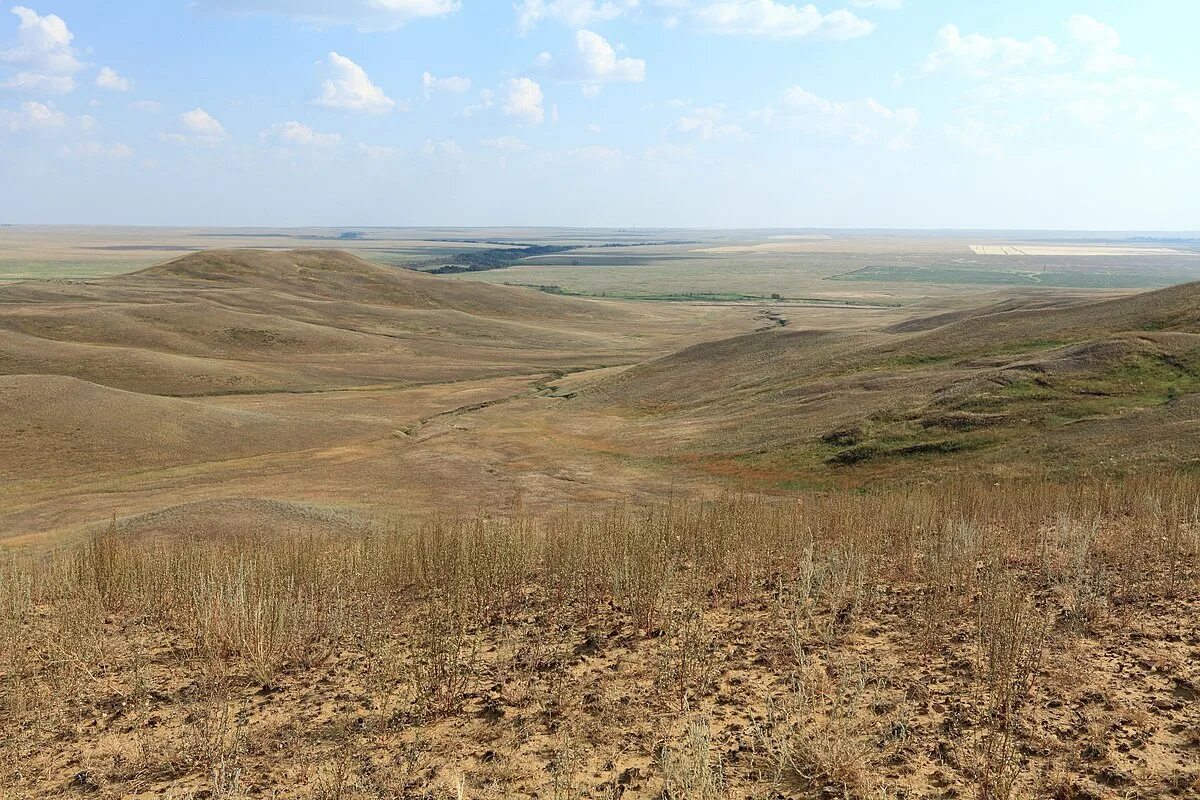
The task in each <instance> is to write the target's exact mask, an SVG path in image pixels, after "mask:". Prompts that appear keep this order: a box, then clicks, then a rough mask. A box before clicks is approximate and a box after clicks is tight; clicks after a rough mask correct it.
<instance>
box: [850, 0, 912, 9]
mask: <svg viewBox="0 0 1200 800" xmlns="http://www.w3.org/2000/svg"><path fill="white" fill-rule="evenodd" d="M850 5H852V6H854V7H855V8H882V9H886V10H887V11H895V10H896V9H897V8H902V7H903V6H904V0H850Z"/></svg>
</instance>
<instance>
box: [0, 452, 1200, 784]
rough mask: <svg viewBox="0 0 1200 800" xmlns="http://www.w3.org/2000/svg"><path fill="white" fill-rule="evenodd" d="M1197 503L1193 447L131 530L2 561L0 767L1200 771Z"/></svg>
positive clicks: (255, 780)
mask: <svg viewBox="0 0 1200 800" xmlns="http://www.w3.org/2000/svg"><path fill="white" fill-rule="evenodd" d="M1198 531H1200V480H1197V479H1194V478H1191V477H1180V476H1175V475H1156V476H1148V477H1142V478H1133V479H1128V480H1124V481H1121V482H1113V483H1089V484H1075V485H1070V486H1063V485H1056V484H1050V483H1025V484H977V483H967V482H964V483H957V484H946V485H939V486H932V487H921V488H908V489H896V490H890V491H879V492H874V493H850V492H846V493H837V492H835V493H827V494H813V495H808V496H803V497H799V498H796V499H789V500H778V499H764V498H758V497H730V498H727V499H724V500H722V501H718V502H703V503H701V502H677V503H672V504H668V505H663V506H659V507H653V508H635V507H614V508H611V509H609V510H608V511H606V512H604V513H599V514H587V515H576V514H572V513H566V512H564V513H561V514H558V515H552V516H548V517H543V518H538V519H534V518H531V517H530V516H529V515H527V514H525V513H523V512H522V510H521V509H520V508H511V509H504V510H502V512H501V513H497V514H495V515H494V516H479V517H475V518H469V519H451V518H441V519H432V520H427V521H424V522H421V523H414V524H411V525H410V524H389V525H379V526H375V527H374V529H373V530H372V532H370V533H364V534H363V535H361V536H355V537H352V538H338V539H333V538H323V537H319V536H310V535H303V536H299V535H286V534H282V535H280V534H276V535H270V536H268V535H258V536H238V537H228V538H225V539H212V538H207V539H202V540H189V539H186V538H179V537H172V538H169V539H160V540H155V539H148V538H144V537H143V538H138V539H130V538H127V537H125V536H124V535H122V534H121V533H120V532H119V530H118V529H117V528H116V527H115V526H114V527H113V528H112V529H111V530H110V531H107V532H104V533H100V534H98V535H96V536H94V537H93V538H92V539H91V540H90V541H88V542H87V543H86V544H85V545H83V546H81V547H73V548H70V549H62V550H59V551H54V552H48V553H46V552H42V553H37V554H30V553H10V554H8V555H7V556H5V557H4V558H2V559H0V787H5V788H6V789H7V791H8V796H12V797H26V796H61V795H62V794H64V793H66V792H70V791H78V792H87V793H90V794H92V795H93V796H97V797H119V796H126V795H131V794H138V795H145V796H149V795H162V796H171V797H180V798H183V797H212V798H218V797H219V798H235V797H257V796H279V797H312V798H374V797H395V796H406V797H407V796H413V797H431V798H433V797H447V798H450V797H496V796H513V797H535V796H536V797H562V798H568V797H606V798H613V797H620V796H626V795H627V796H629V797H667V798H724V797H747V796H750V797H841V798H880V797H915V796H975V797H979V798H987V800H993V799H995V798H1008V797H1025V796H1054V797H1108V796H1118V795H1119V796H1123V797H1159V796H1164V795H1174V796H1181V797H1182V796H1196V793H1198V792H1200V667H1198V664H1200V627H1198V622H1197V620H1198V619H1200V614H1198V613H1197V612H1200V599H1198V598H1200V591H1198V588H1200V579H1198V551H1200V534H1198ZM0 795H3V792H0Z"/></svg>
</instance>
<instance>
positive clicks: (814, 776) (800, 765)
mask: <svg viewBox="0 0 1200 800" xmlns="http://www.w3.org/2000/svg"><path fill="white" fill-rule="evenodd" d="M869 687H870V681H869V678H868V675H867V673H866V671H865V669H864V668H863V666H862V665H858V664H855V665H850V666H847V667H845V668H843V669H841V670H834V671H833V674H832V676H831V674H830V670H828V669H827V668H826V665H825V664H824V663H822V662H819V661H813V662H806V663H805V664H804V665H803V667H802V669H801V670H800V672H799V674H798V676H797V679H796V681H795V683H794V685H793V687H792V690H791V692H790V694H789V695H788V696H786V697H785V698H783V699H782V700H779V699H770V700H769V701H768V703H767V718H766V721H765V722H764V723H762V724H761V725H760V726H758V728H757V730H756V731H755V733H756V738H757V740H758V748H759V751H760V752H761V753H762V755H763V756H764V759H765V766H766V771H767V774H768V776H769V777H770V779H771V783H772V784H773V785H775V786H777V787H781V788H782V789H783V790H784V792H785V794H790V793H791V792H794V791H800V792H821V793H823V794H824V795H829V794H831V793H832V794H833V795H834V796H840V797H843V798H866V797H870V796H873V795H874V794H875V792H876V791H877V790H878V789H879V781H878V778H877V775H876V773H877V764H878V762H879V761H881V760H882V758H883V756H884V755H885V754H884V753H883V752H881V751H880V748H879V747H878V746H877V741H878V739H879V738H880V735H879V731H878V730H876V723H878V720H875V718H874V715H872V714H871V713H870V712H869V711H868V710H867V707H868V706H869V705H870V704H871V702H872V700H871V694H872V692H871V691H869Z"/></svg>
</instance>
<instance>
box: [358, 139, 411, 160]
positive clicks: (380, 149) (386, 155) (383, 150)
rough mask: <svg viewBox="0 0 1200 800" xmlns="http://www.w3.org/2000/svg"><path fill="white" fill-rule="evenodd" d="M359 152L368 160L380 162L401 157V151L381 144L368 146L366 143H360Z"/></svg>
mask: <svg viewBox="0 0 1200 800" xmlns="http://www.w3.org/2000/svg"><path fill="white" fill-rule="evenodd" d="M358 151H359V152H360V153H362V154H363V155H364V156H366V157H367V158H371V159H378V160H388V159H393V158H397V157H399V156H400V155H401V151H400V150H399V149H398V148H395V147H387V146H386V145H379V144H367V143H366V142H359V143H358Z"/></svg>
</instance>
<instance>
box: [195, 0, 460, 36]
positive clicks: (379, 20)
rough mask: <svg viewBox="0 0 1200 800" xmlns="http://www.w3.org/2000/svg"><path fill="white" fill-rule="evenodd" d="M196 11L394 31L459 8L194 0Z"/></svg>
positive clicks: (429, 2)
mask: <svg viewBox="0 0 1200 800" xmlns="http://www.w3.org/2000/svg"><path fill="white" fill-rule="evenodd" d="M193 5H194V6H195V7H196V8H201V9H207V10H210V11H219V12H223V13H227V14H233V15H238V16H245V15H250V14H276V15H279V16H286V17H291V18H292V19H295V20H298V21H300V22H303V23H307V24H311V25H354V26H357V27H359V28H361V29H363V30H395V29H396V28H399V27H400V26H401V25H404V24H405V23H407V22H410V21H412V20H414V19H421V18H428V17H442V16H445V15H447V14H452V13H454V12H455V11H458V10H459V9H460V8H461V7H462V3H461V2H460V1H459V0H337V2H331V0H194V2H193Z"/></svg>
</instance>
